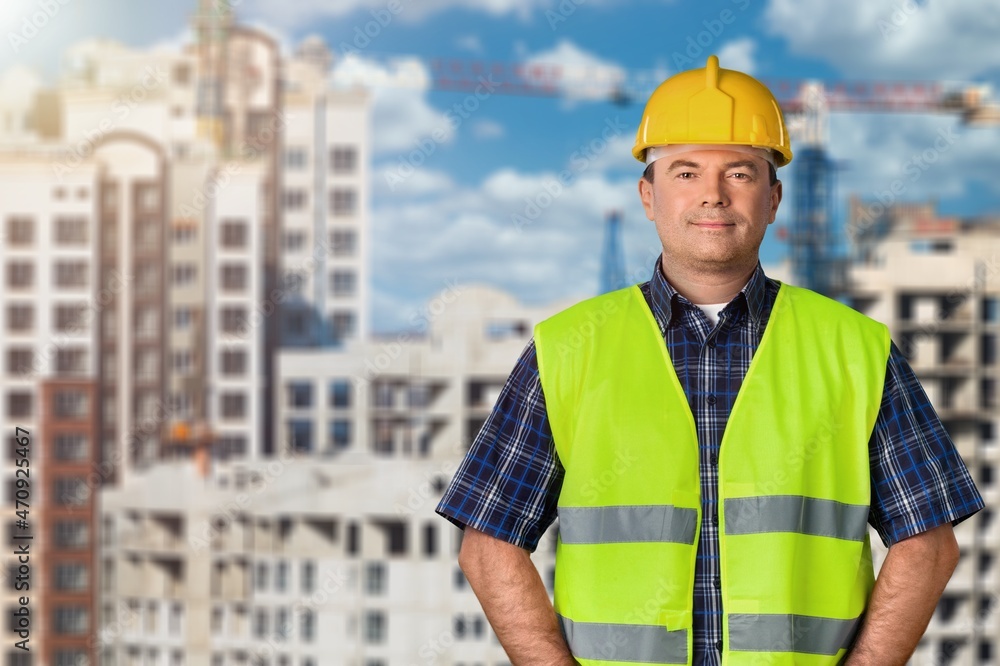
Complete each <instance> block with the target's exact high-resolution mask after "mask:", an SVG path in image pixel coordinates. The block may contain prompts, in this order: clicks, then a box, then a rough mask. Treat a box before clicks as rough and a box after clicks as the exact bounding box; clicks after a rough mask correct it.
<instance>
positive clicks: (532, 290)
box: [372, 162, 659, 330]
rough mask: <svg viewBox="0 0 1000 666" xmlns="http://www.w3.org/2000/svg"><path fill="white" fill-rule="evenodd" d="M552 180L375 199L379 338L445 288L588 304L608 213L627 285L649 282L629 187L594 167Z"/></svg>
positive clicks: (509, 172)
mask: <svg viewBox="0 0 1000 666" xmlns="http://www.w3.org/2000/svg"><path fill="white" fill-rule="evenodd" d="M590 164H591V165H593V164H595V162H591V163H590ZM558 178H559V174H558V172H554V171H542V172H522V171H517V170H515V169H510V168H504V169H500V170H498V171H496V172H494V173H491V174H489V175H487V176H486V178H484V179H483V181H481V182H480V183H478V184H475V185H472V186H467V187H453V188H451V189H449V190H448V191H446V192H445V191H442V192H440V193H439V194H438V195H436V196H431V197H424V198H420V199H405V198H402V197H401V198H399V199H386V198H382V199H380V200H379V202H380V203H379V205H378V206H377V207H376V208H375V210H374V212H373V216H372V223H373V239H374V246H373V257H372V265H374V266H378V267H379V270H378V273H377V274H376V275H375V285H374V291H375V294H376V298H375V300H374V301H373V303H374V307H375V312H374V316H375V322H374V323H375V329H376V330H393V329H397V328H400V327H402V326H405V324H406V322H407V321H408V316H407V313H409V312H413V311H415V310H416V309H418V308H420V307H421V306H422V305H423V303H424V302H425V301H426V300H427V299H428V298H429V297H430V296H432V295H433V294H435V293H436V292H438V291H440V290H441V289H442V288H443V287H444V286H445V284H446V281H458V282H461V283H463V284H469V283H485V284H489V285H492V286H494V287H498V288H500V289H503V290H506V291H509V292H511V293H512V294H513V295H514V296H515V297H516V298H518V299H519V300H521V301H523V302H525V303H532V304H543V303H551V302H553V301H557V300H562V299H567V298H576V299H579V298H585V297H587V296H591V295H593V294H594V293H595V292H596V290H597V286H598V278H599V272H600V258H601V246H602V243H603V240H604V218H605V214H606V213H607V211H608V210H610V209H620V210H622V211H623V212H624V221H625V223H624V226H623V245H624V247H625V250H626V257H627V259H628V263H627V268H628V269H629V271H630V274H629V277H630V278H632V279H633V281H636V282H639V281H643V280H646V279H648V278H649V273H650V271H651V266H652V262H653V260H654V259H655V256H656V254H658V252H659V241H658V239H657V238H656V233H655V230H654V229H653V225H652V223H650V222H649V221H648V220H646V218H645V215H644V214H643V213H642V208H641V206H640V204H639V199H638V194H637V193H636V190H635V181H634V179H632V178H622V179H619V178H610V177H608V176H607V174H605V173H601V172H599V171H597V170H596V169H591V168H584V169H581V170H579V171H575V172H574V177H573V179H571V180H567V181H566V184H565V185H561V184H559V180H558ZM379 294H381V295H382V296H381V297H380V296H379ZM400 313H403V314H400Z"/></svg>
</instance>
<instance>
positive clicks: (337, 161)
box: [330, 146, 358, 174]
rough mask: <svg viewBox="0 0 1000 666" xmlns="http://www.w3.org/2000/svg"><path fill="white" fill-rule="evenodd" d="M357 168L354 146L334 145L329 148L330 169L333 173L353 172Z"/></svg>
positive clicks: (356, 152)
mask: <svg viewBox="0 0 1000 666" xmlns="http://www.w3.org/2000/svg"><path fill="white" fill-rule="evenodd" d="M357 168H358V149H357V148H356V147H355V146H334V147H333V148H331V149H330V170H331V171H333V173H338V174H341V173H354V171H355V170H356V169H357Z"/></svg>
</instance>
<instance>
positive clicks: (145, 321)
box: [135, 308, 160, 340]
mask: <svg viewBox="0 0 1000 666" xmlns="http://www.w3.org/2000/svg"><path fill="white" fill-rule="evenodd" d="M135 318H136V326H135V328H136V331H135V335H136V337H137V338H139V339H140V340H155V339H156V338H157V337H159V332H160V313H159V311H158V310H157V309H156V308H141V309H140V310H139V311H138V312H136V317H135Z"/></svg>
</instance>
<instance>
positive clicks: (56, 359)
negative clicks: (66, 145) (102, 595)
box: [0, 149, 102, 664]
mask: <svg viewBox="0 0 1000 666" xmlns="http://www.w3.org/2000/svg"><path fill="white" fill-rule="evenodd" d="M50 173H51V171H50V169H49V160H48V159H47V156H46V155H38V154H36V153H34V152H31V151H26V152H22V151H20V149H18V152H17V153H16V157H15V156H13V155H11V154H8V155H3V156H0V223H2V225H3V226H2V234H3V242H0V266H2V271H3V278H2V279H3V286H2V288H0V331H2V335H0V362H2V363H3V369H2V375H0V404H2V416H0V420H2V425H3V429H4V444H5V449H6V450H5V455H4V456H3V460H4V462H3V467H4V476H3V482H4V488H5V492H4V497H5V502H6V504H5V506H7V507H8V508H9V514H8V516H7V518H6V519H5V520H4V528H5V529H4V532H5V534H6V536H7V540H6V543H7V545H8V548H7V549H5V550H4V555H3V556H2V559H3V562H2V565H0V566H2V572H3V578H4V585H3V593H2V595H3V596H2V603H3V611H4V613H5V614H7V616H8V617H9V618H13V617H15V616H13V615H10V613H11V612H13V611H15V610H17V609H18V608H19V607H20V606H22V605H23V604H20V603H19V601H18V600H19V598H21V597H27V598H28V599H29V604H28V605H27V607H28V608H29V611H30V617H27V618H25V620H26V622H25V623H24V624H19V623H18V622H17V620H14V621H12V622H8V623H5V626H4V628H3V630H2V633H3V634H4V641H5V643H4V649H3V652H4V658H5V659H6V660H8V662H9V663H23V657H24V656H25V655H24V652H23V651H19V650H18V649H17V648H16V647H14V646H15V643H16V642H17V641H19V640H23V639H24V638H28V639H29V640H28V642H27V643H26V644H25V646H26V647H30V649H31V650H32V651H33V652H34V653H35V654H37V655H38V656H39V658H40V660H41V661H40V662H36V663H48V664H69V663H76V662H75V659H76V658H77V657H78V656H80V655H81V654H86V653H87V646H86V638H87V635H88V632H89V631H91V630H92V629H93V626H94V624H93V623H94V621H95V620H94V613H93V611H94V608H95V607H96V606H95V598H94V595H93V589H92V585H91V581H92V571H93V569H92V564H93V562H92V558H93V548H92V539H93V535H94V533H95V531H96V530H95V528H96V522H95V518H96V515H97V501H96V492H95V491H96V487H97V485H98V484H99V483H100V479H99V475H98V474H97V473H96V471H97V470H98V469H99V467H98V466H97V462H98V460H99V446H100V441H101V440H100V436H99V430H98V428H97V424H98V417H99V414H98V408H99V400H98V392H97V383H96V377H97V374H98V358H99V357H98V354H97V352H96V350H95V348H94V341H95V340H96V339H97V329H98V327H99V325H100V321H101V317H102V304H101V301H100V299H99V298H95V294H96V290H95V287H96V285H97V284H99V279H100V269H101V267H100V263H99V260H98V256H99V252H98V242H99V236H98V234H97V233H95V224H94V209H95V201H96V200H97V198H98V197H99V195H100V191H99V189H98V188H97V187H96V178H95V170H94V169H93V168H92V167H88V168H82V169H80V170H79V171H78V172H77V173H75V174H73V176H72V177H70V178H67V179H66V180H65V181H63V182H62V183H53V182H52V180H51V178H50ZM16 510H20V511H22V512H23V513H21V514H18V515H17V516H16V515H15V511H16ZM21 520H23V521H24V522H23V523H21ZM21 547H27V548H28V552H27V554H26V559H19V556H18V555H16V554H15V550H17V551H19V552H25V551H23V550H21ZM22 565H24V566H23V567H22ZM16 630H27V631H29V632H30V634H21V635H18V634H17V633H15V631H16ZM19 660H22V661H19Z"/></svg>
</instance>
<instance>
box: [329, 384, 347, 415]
mask: <svg viewBox="0 0 1000 666" xmlns="http://www.w3.org/2000/svg"><path fill="white" fill-rule="evenodd" d="M350 406H351V382H349V381H348V380H346V379H335V380H333V381H332V382H330V407H333V408H334V409H346V408H348V407H350Z"/></svg>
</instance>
